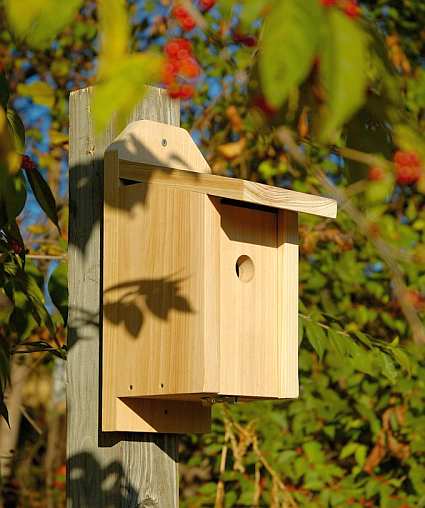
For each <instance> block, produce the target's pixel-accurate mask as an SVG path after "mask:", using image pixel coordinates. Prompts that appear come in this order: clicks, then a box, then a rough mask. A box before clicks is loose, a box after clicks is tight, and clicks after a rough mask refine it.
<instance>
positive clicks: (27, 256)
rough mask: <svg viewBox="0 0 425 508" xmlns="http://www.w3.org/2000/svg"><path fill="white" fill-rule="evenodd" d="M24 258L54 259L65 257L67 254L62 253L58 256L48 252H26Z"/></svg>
mask: <svg viewBox="0 0 425 508" xmlns="http://www.w3.org/2000/svg"><path fill="white" fill-rule="evenodd" d="M25 257H26V258H28V259H49V260H54V259H57V260H59V259H67V258H68V256H67V255H66V254H62V255H60V256H53V255H50V254H27V255H26V256H25Z"/></svg>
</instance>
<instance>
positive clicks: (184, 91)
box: [180, 84, 195, 100]
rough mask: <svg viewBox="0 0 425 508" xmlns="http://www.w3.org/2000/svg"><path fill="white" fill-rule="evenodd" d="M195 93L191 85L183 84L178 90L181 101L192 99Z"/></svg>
mask: <svg viewBox="0 0 425 508" xmlns="http://www.w3.org/2000/svg"><path fill="white" fill-rule="evenodd" d="M194 93H195V88H194V86H193V85H189V84H184V85H182V86H181V88H180V98H181V99H183V100H187V99H190V98H191V97H193V94H194Z"/></svg>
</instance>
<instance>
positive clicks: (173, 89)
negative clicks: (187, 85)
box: [167, 83, 180, 99]
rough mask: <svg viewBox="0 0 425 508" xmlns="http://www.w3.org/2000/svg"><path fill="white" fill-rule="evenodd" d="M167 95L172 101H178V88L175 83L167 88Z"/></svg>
mask: <svg viewBox="0 0 425 508" xmlns="http://www.w3.org/2000/svg"><path fill="white" fill-rule="evenodd" d="M167 91H168V95H169V96H170V97H171V98H172V99H178V98H179V97H180V86H179V85H178V84H177V83H173V84H172V85H171V86H169V87H168V90H167Z"/></svg>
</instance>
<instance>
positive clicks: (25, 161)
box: [21, 155, 37, 171]
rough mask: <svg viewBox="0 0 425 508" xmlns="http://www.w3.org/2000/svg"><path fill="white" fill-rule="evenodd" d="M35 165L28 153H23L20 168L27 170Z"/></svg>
mask: <svg viewBox="0 0 425 508" xmlns="http://www.w3.org/2000/svg"><path fill="white" fill-rule="evenodd" d="M36 167H37V165H36V163H35V162H34V161H33V160H32V159H31V157H30V156H29V155H24V156H23V157H22V162H21V168H22V169H26V170H27V171H31V170H33V169H35V168H36Z"/></svg>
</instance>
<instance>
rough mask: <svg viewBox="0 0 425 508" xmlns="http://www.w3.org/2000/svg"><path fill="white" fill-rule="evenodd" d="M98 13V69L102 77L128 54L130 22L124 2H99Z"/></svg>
mask: <svg viewBox="0 0 425 508" xmlns="http://www.w3.org/2000/svg"><path fill="white" fill-rule="evenodd" d="M98 12H99V22H100V33H101V34H102V41H101V53H100V58H99V60H100V63H99V68H100V74H101V75H102V76H104V75H108V74H110V70H111V68H112V67H113V66H114V65H115V63H117V62H118V61H119V60H120V59H121V58H122V57H123V56H124V55H126V54H127V53H128V50H129V43H130V21H129V19H128V14H127V5H126V2H124V0H100V1H99V7H98Z"/></svg>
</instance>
